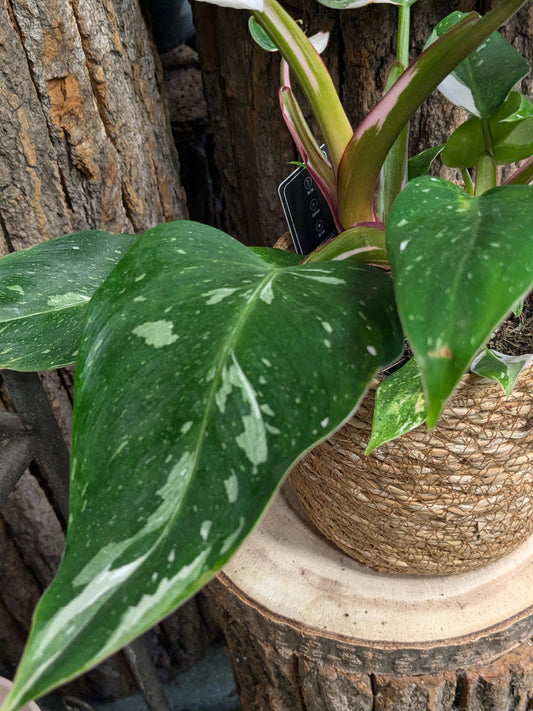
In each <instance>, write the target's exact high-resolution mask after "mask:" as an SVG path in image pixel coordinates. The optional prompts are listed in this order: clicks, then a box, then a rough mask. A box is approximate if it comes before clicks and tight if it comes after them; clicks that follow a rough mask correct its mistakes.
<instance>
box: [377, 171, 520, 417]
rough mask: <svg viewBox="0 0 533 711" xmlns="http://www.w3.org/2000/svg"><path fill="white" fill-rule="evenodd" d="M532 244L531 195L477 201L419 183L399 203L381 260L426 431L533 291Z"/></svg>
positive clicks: (516, 192) (448, 187)
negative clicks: (419, 384)
mask: <svg viewBox="0 0 533 711" xmlns="http://www.w3.org/2000/svg"><path fill="white" fill-rule="evenodd" d="M532 235H533V188H531V187H528V186H521V185H511V186H505V187H500V188H495V189H493V190H489V191H488V192H486V193H484V194H483V195H481V196H479V197H476V198H474V197H470V196H469V195H467V194H466V193H464V192H463V191H462V190H461V189H460V188H458V187H457V186H455V185H453V184H452V183H448V182H447V181H445V180H441V179H438V178H428V177H422V178H417V179H416V180H414V181H412V182H410V183H409V184H408V185H407V186H406V188H405V189H404V190H403V191H402V192H401V193H400V195H399V197H398V199H397V200H396V202H395V204H394V208H393V211H392V213H391V219H390V220H389V224H388V226H387V253H388V255H389V259H390V261H391V266H392V270H393V275H394V283H395V291H396V300H397V303H398V311H399V313H400V318H401V320H402V323H403V326H404V330H405V332H406V334H407V337H408V339H409V341H410V344H411V346H412V348H413V351H414V354H415V356H416V359H417V361H418V364H419V367H420V370H421V374H422V380H423V382H424V389H425V393H426V405H427V409H428V423H429V425H430V426H432V425H433V424H435V422H436V420H437V418H438V415H439V413H440V411H441V409H442V406H443V404H444V402H445V400H446V399H447V398H448V396H449V395H450V394H451V392H452V391H453V389H454V387H455V385H456V384H457V382H458V381H459V379H460V377H461V375H462V374H463V373H464V372H465V371H466V369H467V368H468V365H469V364H470V362H471V360H472V358H473V357H474V355H475V354H476V353H477V352H478V351H479V349H480V348H481V347H482V346H483V344H484V343H485V341H487V340H488V338H489V336H490V334H491V333H492V331H493V330H494V328H495V327H496V326H497V325H498V324H499V323H500V321H501V320H502V319H503V318H504V317H505V316H506V314H507V313H509V312H510V311H511V309H512V307H513V305H514V304H515V303H516V302H517V301H518V300H519V299H520V297H521V296H523V295H524V294H526V293H527V292H528V291H529V290H530V289H531V288H532V287H533V236H532Z"/></svg>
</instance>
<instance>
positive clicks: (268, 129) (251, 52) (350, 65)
mask: <svg viewBox="0 0 533 711" xmlns="http://www.w3.org/2000/svg"><path fill="white" fill-rule="evenodd" d="M286 5H287V7H288V9H289V10H290V11H291V13H292V14H293V16H294V17H299V18H302V19H303V23H304V27H305V28H306V30H307V31H308V34H312V33H314V32H317V31H319V30H328V31H330V32H331V37H330V43H329V46H328V48H327V49H326V51H325V53H324V55H323V57H324V61H325V63H326V65H327V67H328V69H329V70H330V72H331V74H332V76H333V79H334V81H335V83H336V85H337V86H338V87H339V91H340V96H341V98H342V101H343V104H344V106H345V109H346V112H347V115H348V116H349V118H350V120H351V121H352V125H354V126H355V125H357V123H358V122H359V121H360V120H361V119H362V118H363V117H364V116H365V115H366V113H368V111H369V110H370V109H371V108H372V107H373V106H374V105H375V103H376V101H377V100H378V98H379V96H380V95H381V92H382V91H383V87H384V84H385V79H386V75H387V71H388V69H389V68H390V64H391V57H392V54H391V53H392V52H393V51H394V50H395V43H396V39H395V33H396V30H395V17H396V8H394V7H393V6H392V5H388V4H378V5H374V4H373V5H370V6H368V7H367V8H362V9H358V10H349V11H342V12H339V11H335V10H329V9H327V8H324V7H322V6H321V5H319V4H318V3H317V2H315V0H301V2H300V1H297V0H290V1H289V2H288V3H286ZM487 5H489V3H487V2H474V0H431V2H430V1H429V0H419V2H418V3H417V4H416V5H414V6H413V31H412V37H413V42H412V50H413V52H412V56H415V55H416V54H418V53H419V52H420V51H421V49H422V47H423V45H424V42H425V40H426V39H427V37H428V35H429V32H430V29H431V28H432V27H433V26H434V25H435V24H436V23H437V22H438V21H439V20H440V19H441V18H442V17H444V16H445V15H446V14H447V13H448V12H451V11H453V10H457V9H460V10H463V11H468V10H471V9H477V10H479V11H485V10H486V9H488V8H487V7H484V6H487ZM194 10H195V20H196V25H197V29H198V46H199V50H200V57H201V61H202V68H203V75H204V82H205V89H206V96H207V102H208V107H209V111H210V116H211V124H212V129H213V132H214V135H215V146H216V151H217V159H218V161H219V168H220V172H221V175H222V183H223V188H224V193H225V200H226V208H227V229H228V230H229V232H230V233H231V234H233V235H235V236H236V237H238V238H239V239H240V240H241V241H243V242H245V243H247V244H273V243H274V242H275V241H276V239H277V238H278V237H279V236H280V235H281V234H282V233H283V232H285V230H286V223H285V218H284V217H283V213H282V210H281V207H280V204H279V200H278V197H277V186H278V185H279V183H280V182H281V181H282V180H283V179H284V178H285V177H286V176H287V175H288V174H289V173H290V172H291V170H292V168H291V166H289V165H288V163H289V161H291V160H295V159H296V158H297V155H296V151H295V149H294V147H293V145H292V141H291V138H290V136H289V134H288V131H287V129H286V128H285V125H284V123H283V121H282V119H281V115H280V112H279V109H278V103H277V89H278V87H279V71H278V67H279V56H278V55H276V54H270V53H267V52H264V51H263V50H261V49H260V48H259V47H258V46H257V45H256V44H255V43H254V42H253V41H252V40H251V38H250V36H249V33H248V29H247V13H244V12H240V13H239V12H236V11H235V10H232V9H224V8H219V7H214V6H206V5H204V4H203V3H198V4H197V5H195V8H194ZM532 31H533V8H532V6H531V4H529V5H528V6H526V7H524V8H522V10H521V11H520V13H519V14H518V15H517V17H516V18H515V19H513V20H512V22H511V24H510V25H509V29H508V30H507V31H506V34H507V37H508V38H509V39H510V40H511V41H512V42H513V43H514V44H516V46H517V48H518V49H519V50H520V51H522V52H523V53H524V54H525V55H526V56H529V58H530V59H531V58H532V57H533V48H532V43H531V33H532ZM528 38H529V39H528ZM531 81H532V80H531V78H530V79H529V80H528V81H525V82H524V89H526V90H527V89H528V88H529V91H531ZM461 115H462V114H461V112H460V111H459V110H458V109H455V108H454V107H452V106H451V105H450V104H448V103H446V102H445V101H443V100H441V98H440V97H439V95H438V94H435V95H434V96H432V97H431V98H430V99H429V100H428V101H427V102H426V104H425V106H424V107H423V109H422V110H421V111H419V112H418V113H417V114H416V116H415V117H414V118H413V121H412V124H411V140H410V143H411V153H414V152H418V151H419V150H422V149H423V148H427V147H428V146H429V145H434V144H437V143H440V142H442V140H443V139H444V138H445V137H446V136H447V135H449V133H450V125H453V124H454V123H455V122H456V121H457V120H458V118H459V117H460V116H461Z"/></svg>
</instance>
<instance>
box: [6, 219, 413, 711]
mask: <svg viewBox="0 0 533 711" xmlns="http://www.w3.org/2000/svg"><path fill="white" fill-rule="evenodd" d="M354 305H355V308H354ZM402 346H403V335H402V332H401V326H400V324H399V321H398V319H397V316H396V311H395V307H394V296H393V292H392V285H391V280H390V277H389V276H388V275H387V274H385V273H384V272H383V271H382V270H380V269H377V268H374V267H369V266H366V265H357V264H354V263H352V262H350V261H343V262H329V263H327V264H319V265H315V264H307V265H295V266H288V267H285V268H280V267H276V266H273V265H271V264H269V263H268V262H266V261H264V260H263V259H261V258H260V257H259V256H258V255H257V254H255V253H254V252H253V251H251V250H250V249H248V248H246V247H245V246H243V245H242V244H240V243H239V242H237V241H236V240H233V239H232V238H230V237H228V236H227V235H224V234H223V233H221V232H219V231H218V230H215V229H213V228H210V227H205V226H202V225H198V224H196V223H190V222H178V223H170V224H166V225H161V226H159V227H156V228H154V229H153V230H150V231H149V232H147V233H146V234H145V235H144V236H143V237H142V238H141V240H140V241H139V242H138V244H137V245H136V246H135V247H134V248H133V249H132V250H131V251H130V252H129V254H128V255H127V256H126V257H125V258H124V259H123V260H122V261H121V262H120V264H119V265H118V267H117V268H116V269H115V270H114V271H113V272H112V274H111V275H110V276H109V278H108V279H107V280H106V282H105V283H104V285H103V286H102V287H101V288H100V289H99V290H98V292H97V293H96V295H95V297H94V298H93V300H92V302H91V306H90V309H89V313H88V316H87V322H86V327H85V331H84V337H83V341H82V345H81V349H80V360H79V364H78V369H77V381H76V396H75V413H74V423H73V459H72V469H73V471H72V486H71V520H70V525H69V531H68V540H67V548H66V554H65V557H64V560H63V562H62V564H61V568H60V570H59V573H58V576H57V578H56V580H55V582H53V583H52V586H51V587H50V588H49V590H48V591H47V592H46V593H45V595H44V597H43V599H42V601H41V602H40V604H39V607H38V608H37V612H36V617H35V622H34V627H33V630H32V633H31V637H30V641H29V646H28V647H27V650H26V654H25V657H24V660H23V661H22V664H21V667H20V670H19V675H18V677H17V682H16V691H15V692H14V696H13V697H12V698H11V701H10V703H8V706H7V709H6V711H13V709H14V708H15V707H16V705H17V704H18V703H23V702H25V701H26V700H28V699H30V698H32V697H34V696H39V695H41V694H43V693H45V692H46V691H47V690H48V689H51V688H52V687H54V686H56V685H57V684H59V683H61V682H63V681H66V680H67V679H69V678H72V677H73V676H75V675H76V674H79V673H80V672H82V671H84V670H85V669H87V668H89V667H91V666H92V665H94V664H96V663H97V662H98V661H99V660H101V659H102V658H104V657H105V656H107V655H109V654H111V653H112V652H113V651H114V650H116V649H119V648H120V647H121V646H123V645H124V644H125V643H126V642H128V641H129V640H131V639H132V638H134V637H135V636H137V635H139V634H141V633H142V632H143V631H144V630H146V629H148V628H149V627H151V626H152V625H154V624H155V623H156V622H157V621H158V620H160V619H161V618H162V617H164V616H165V615H168V614H169V613H170V612H171V611H172V610H173V609H175V608H176V607H177V606H178V605H179V604H181V603H182V602H184V601H185V600H186V599H187V598H188V597H189V596H191V595H192V594H193V593H194V592H196V591H197V590H198V589H199V588H200V587H201V586H202V585H203V584H205V583H206V582H207V581H208V580H209V579H210V578H211V577H212V576H213V575H214V574H215V573H216V571H218V570H219V569H220V568H221V566H222V565H223V564H224V563H225V562H226V561H227V560H228V558H229V557H230V556H231V554H232V553H233V552H234V551H235V550H236V548H237V547H238V546H239V545H240V543H241V542H242V541H243V539H244V538H245V537H246V536H247V535H248V533H249V532H250V530H251V529H252V527H253V526H254V524H255V523H256V521H257V520H258V518H259V517H260V516H261V514H262V512H263V511H264V509H265V507H266V505H267V504H268V502H269V500H270V499H271V497H272V496H273V494H274V493H275V491H276V490H277V488H278V486H279V485H280V482H281V481H282V479H283V477H284V475H285V473H286V472H287V470H289V469H290V467H291V466H292V465H293V463H294V462H295V460H296V459H297V458H298V457H299V456H300V455H302V454H303V453H305V452H306V451H308V450H309V449H310V448H311V447H312V446H313V445H314V444H315V443H317V442H319V441H321V440H323V439H324V438H325V437H326V436H328V435H329V434H330V433H331V432H332V431H333V430H335V429H336V428H337V427H339V426H340V425H341V424H342V423H343V422H344V421H345V420H346V419H347V418H348V417H349V416H350V415H351V413H352V412H353V410H354V408H355V407H356V405H357V403H358V401H359V400H360V398H361V397H362V396H363V393H364V391H365V389H366V387H367V384H368V383H369V382H370V380H371V378H372V377H373V376H374V374H375V373H376V371H377V370H378V369H379V368H380V367H382V366H383V365H384V364H385V363H388V362H390V361H391V360H393V359H394V358H396V357H397V356H398V355H399V354H400V353H401V350H402Z"/></svg>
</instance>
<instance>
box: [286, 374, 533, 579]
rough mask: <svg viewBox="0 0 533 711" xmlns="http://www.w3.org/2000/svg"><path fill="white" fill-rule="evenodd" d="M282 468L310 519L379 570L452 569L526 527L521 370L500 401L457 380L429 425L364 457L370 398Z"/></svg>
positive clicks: (528, 497) (467, 380)
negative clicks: (333, 431) (288, 466)
mask: <svg viewBox="0 0 533 711" xmlns="http://www.w3.org/2000/svg"><path fill="white" fill-rule="evenodd" d="M376 386H377V383H374V384H373V386H372V387H371V389H370V391H369V393H368V395H367V396H366V398H365V400H364V401H363V403H362V405H361V407H360V408H359V410H358V411H357V413H356V415H355V416H354V417H353V418H352V419H351V420H350V421H349V422H348V423H347V424H346V425H345V426H344V427H343V428H342V429H341V430H339V432H337V433H336V434H335V435H334V436H333V437H331V438H330V439H329V440H327V441H326V442H324V443H323V444H321V445H319V446H318V447H317V448H315V449H314V450H313V451H312V452H311V453H310V454H308V455H307V456H306V457H305V458H304V459H303V460H302V461H301V462H299V463H298V465H297V466H296V467H295V469H294V470H293V471H292V473H291V484H292V487H293V489H294V491H295V493H296V495H297V497H298V499H299V500H300V502H301V504H302V505H303V508H304V509H305V511H306V513H307V514H308V516H309V517H310V519H311V520H312V521H313V523H314V524H315V526H316V527H317V528H318V529H319V530H320V531H321V533H322V534H324V535H325V536H326V537H327V538H328V539H330V540H331V541H332V542H334V543H335V544H336V545H337V546H338V547H339V548H341V549H342V550H343V551H344V552H345V553H347V554H348V555H350V556H351V557H352V558H355V559H356V560H358V561H360V562H362V563H365V564H366V565H368V566H370V567H372V568H374V569H376V570H380V571H386V572H397V573H411V574H416V575H443V574H450V573H460V572H464V571H466V570H471V569H473V568H477V567H481V566H484V565H486V564H488V563H490V562H492V561H494V560H496V559H498V558H501V557H502V556H504V555H506V554H507V553H510V552H511V551H512V550H513V549H515V548H516V547H517V546H519V545H520V544H521V543H522V542H524V541H525V540H526V539H527V538H528V537H529V536H531V535H533V398H532V396H531V393H532V392H533V366H529V367H528V368H527V370H525V371H524V372H523V373H522V374H521V376H520V377H519V379H518V381H517V383H516V386H515V389H514V391H513V393H512V395H511V396H510V397H505V396H504V395H503V391H502V390H501V388H500V386H499V385H498V384H496V383H494V382H492V381H489V380H486V379H483V378H480V377H478V376H475V375H466V376H464V378H463V380H462V382H461V383H460V385H459V387H458V389H457V391H456V392H455V393H454V396H453V398H452V399H451V401H450V402H449V403H448V405H447V407H446V409H445V411H444V412H443V415H442V418H441V420H440V421H439V423H438V425H437V426H436V427H435V428H434V429H433V430H432V431H431V433H428V431H427V429H426V427H425V425H422V426H421V427H418V428H416V429H415V430H413V431H411V432H409V433H407V434H406V435H404V436H403V437H401V438H400V439H398V440H394V441H392V442H388V443H386V444H384V445H382V446H381V447H379V448H378V449H377V450H375V451H374V452H372V454H370V455H368V456H366V455H365V454H364V450H365V447H366V444H367V443H368V441H369V438H370V432H371V424H372V414H373V403H374V394H375V388H376Z"/></svg>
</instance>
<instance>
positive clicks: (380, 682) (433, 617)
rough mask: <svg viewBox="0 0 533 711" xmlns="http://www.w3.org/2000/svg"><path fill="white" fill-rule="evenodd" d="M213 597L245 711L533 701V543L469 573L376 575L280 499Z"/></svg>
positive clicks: (522, 704)
mask: <svg viewBox="0 0 533 711" xmlns="http://www.w3.org/2000/svg"><path fill="white" fill-rule="evenodd" d="M208 592H209V594H210V595H211V597H212V598H214V599H215V600H216V603H217V605H216V607H217V610H218V612H217V616H218V620H219V623H220V624H221V626H222V628H223V630H224V632H225V634H226V637H227V639H228V643H229V645H230V649H231V652H232V657H233V658H232V665H233V669H234V674H235V676H236V680H237V684H238V686H239V689H240V692H241V701H242V703H243V709H244V710H245V711H248V709H263V708H264V709H269V711H295V710H296V709H305V710H306V711H310V710H311V709H315V708H316V709H322V710H324V709H327V711H335V710H336V709H350V710H351V711H360V710H361V711H362V710H365V709H367V708H368V709H373V710H374V711H375V709H383V711H385V710H386V711H392V710H393V709H402V711H407V710H409V711H414V710H415V709H422V710H423V711H426V710H427V711H430V709H431V710H432V711H440V710H441V709H442V710H443V709H450V710H451V709H452V708H461V709H466V710H467V711H470V709H472V710H474V709H479V710H483V711H488V710H490V709H498V711H502V710H503V709H507V708H513V709H515V708H516V709H524V711H526V710H527V711H530V709H531V708H533V647H532V645H531V642H530V641H529V638H530V637H531V636H533V539H530V540H528V541H527V542H526V543H525V544H524V545H522V546H521V547H520V548H519V549H518V550H516V551H515V552H514V553H512V554H511V555H509V556H507V557H506V558H504V559H502V560H500V561H498V562H495V563H493V564H491V565H489V566H487V567H485V568H482V569H479V570H475V571H472V572H469V573H465V574H461V575H455V576H448V577H429V578H428V577H418V576H403V575H391V574H384V573H377V572H374V571H372V570H370V569H369V568H366V567H364V566H362V565H360V564H359V563H356V562H355V561H353V560H351V559H350V558H348V557H347V556H345V555H344V554H343V553H342V552H340V551H338V550H337V549H336V548H334V547H332V546H331V545H330V544H329V543H328V542H327V541H326V540H325V539H324V538H323V537H322V536H321V535H320V534H319V533H317V532H316V531H315V529H313V528H312V527H311V525H309V524H308V523H307V521H306V520H305V519H304V518H303V517H302V516H301V515H300V514H299V513H297V512H296V510H295V508H294V506H291V505H290V504H289V502H288V500H287V497H286V496H285V495H280V496H278V497H277V498H276V500H275V501H274V503H273V504H272V506H271V508H270V510H269V511H268V513H267V514H266V516H265V517H264V519H263V521H262V522H261V524H260V525H259V527H258V528H257V529H256V531H255V532H254V533H253V534H252V535H251V536H250V537H249V539H248V540H247V542H246V543H245V544H244V546H243V547H242V548H241V550H240V551H239V552H238V553H237V554H236V555H235V556H234V558H233V559H232V561H231V562H230V563H229V564H228V565H227V566H226V567H225V568H224V570H223V571H222V573H221V574H220V575H219V576H218V578H217V579H216V580H215V581H214V582H213V583H212V584H211V585H210V587H209V588H208ZM511 677H512V679H514V681H512V679H511ZM509 695H510V696H509ZM504 696H505V697H506V699H507V700H506V701H505V704H504V703H503V699H504ZM490 699H493V701H491V700H490ZM509 699H511V700H512V704H511V702H510V701H509ZM530 702H531V704H530ZM317 704H318V705H317ZM509 704H510V705H509ZM513 704H514V705H513Z"/></svg>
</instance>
